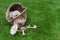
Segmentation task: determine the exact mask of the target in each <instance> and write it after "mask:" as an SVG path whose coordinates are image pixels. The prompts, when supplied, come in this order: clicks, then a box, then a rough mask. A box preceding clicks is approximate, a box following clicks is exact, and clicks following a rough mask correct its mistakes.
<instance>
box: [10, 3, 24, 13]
mask: <svg viewBox="0 0 60 40" xmlns="http://www.w3.org/2000/svg"><path fill="white" fill-rule="evenodd" d="M24 9H25V8H23V7H22V6H21V5H20V4H13V5H12V6H11V7H10V10H9V11H15V10H18V11H20V12H22V11H23V10H24Z"/></svg>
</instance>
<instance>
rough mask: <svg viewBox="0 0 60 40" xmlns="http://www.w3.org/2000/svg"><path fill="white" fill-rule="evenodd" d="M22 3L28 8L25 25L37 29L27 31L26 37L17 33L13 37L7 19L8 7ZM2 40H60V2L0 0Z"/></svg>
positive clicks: (0, 37) (54, 0)
mask: <svg viewBox="0 0 60 40" xmlns="http://www.w3.org/2000/svg"><path fill="white" fill-rule="evenodd" d="M13 2H20V3H21V4H23V6H25V7H27V11H26V13H27V16H28V18H27V22H26V24H25V25H29V24H31V25H32V26H33V25H34V24H36V25H37V27H38V28H37V29H36V30H33V29H28V30H26V36H25V37H23V36H22V35H21V33H19V32H17V34H16V35H14V36H12V35H11V34H10V33H9V31H10V28H11V25H10V24H9V23H8V22H7V20H6V18H5V12H6V10H7V8H8V6H9V5H10V4H11V3H13ZM0 40H60V0H0Z"/></svg>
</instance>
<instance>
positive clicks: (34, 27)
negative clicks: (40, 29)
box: [26, 25, 37, 29]
mask: <svg viewBox="0 0 60 40" xmlns="http://www.w3.org/2000/svg"><path fill="white" fill-rule="evenodd" d="M26 28H33V29H36V28H37V26H36V25H34V26H33V27H31V26H30V25H28V26H27V27H26Z"/></svg>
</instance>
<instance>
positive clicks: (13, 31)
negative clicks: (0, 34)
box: [10, 24, 18, 35]
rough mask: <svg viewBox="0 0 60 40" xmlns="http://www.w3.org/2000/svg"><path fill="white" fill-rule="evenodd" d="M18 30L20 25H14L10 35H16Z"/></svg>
mask: <svg viewBox="0 0 60 40" xmlns="http://www.w3.org/2000/svg"><path fill="white" fill-rule="evenodd" d="M17 30H18V25H17V24H14V25H13V26H12V27H11V30H10V34H11V35H14V34H15V33H16V32H17Z"/></svg>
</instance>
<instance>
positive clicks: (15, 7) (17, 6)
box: [6, 3, 27, 25]
mask: <svg viewBox="0 0 60 40" xmlns="http://www.w3.org/2000/svg"><path fill="white" fill-rule="evenodd" d="M24 9H26V8H25V7H23V6H22V5H21V4H20V3H12V4H11V5H10V6H9V7H8V9H7V11H6V19H7V21H8V22H9V23H10V24H12V25H13V21H14V19H11V18H10V15H9V12H10V11H15V10H18V11H20V12H22V11H23V10H24ZM20 16H22V17H23V18H24V19H27V14H26V12H23V14H22V15H20ZM25 22H26V21H25ZM25 22H24V23H23V25H24V24H25Z"/></svg>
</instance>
